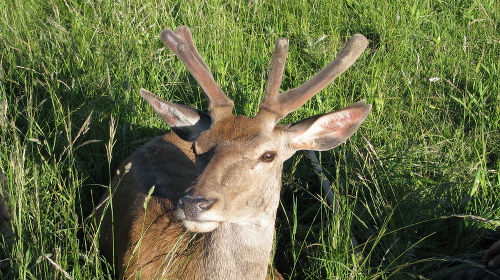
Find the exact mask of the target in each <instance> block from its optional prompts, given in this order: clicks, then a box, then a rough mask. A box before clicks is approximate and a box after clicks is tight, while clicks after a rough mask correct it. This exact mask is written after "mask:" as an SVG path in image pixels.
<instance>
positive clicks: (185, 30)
mask: <svg viewBox="0 0 500 280" xmlns="http://www.w3.org/2000/svg"><path fill="white" fill-rule="evenodd" d="M174 33H175V34H176V35H177V36H178V37H179V38H180V39H182V40H183V41H184V42H186V44H187V45H188V46H189V48H190V49H191V51H192V52H193V54H194V56H195V57H196V59H198V61H199V62H200V63H201V65H203V67H204V68H205V69H206V70H207V71H208V72H209V74H210V76H212V72H210V69H209V68H208V66H207V64H206V63H205V60H203V58H202V57H201V55H200V53H199V52H198V49H197V48H196V46H195V45H194V41H193V36H191V30H189V27H187V26H179V27H177V29H176V30H175V32H174ZM212 77H213V76H212Z"/></svg>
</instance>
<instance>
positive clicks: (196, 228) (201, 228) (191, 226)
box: [182, 220, 220, 232]
mask: <svg viewBox="0 0 500 280" xmlns="http://www.w3.org/2000/svg"><path fill="white" fill-rule="evenodd" d="M182 225H183V226H184V227H185V228H186V229H187V230H189V231H191V232H210V231H212V230H214V229H216V228H218V227H219V226H220V222H208V221H190V220H183V221H182Z"/></svg>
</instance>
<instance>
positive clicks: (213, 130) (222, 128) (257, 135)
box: [197, 116, 275, 147]
mask: <svg viewBox="0 0 500 280" xmlns="http://www.w3.org/2000/svg"><path fill="white" fill-rule="evenodd" d="M274 138H275V136H274V132H273V130H272V129H268V128H266V127H265V126H263V125H262V122H259V121H258V120H256V119H254V118H250V117H246V116H230V117H228V118H225V119H223V120H221V121H218V122H216V123H214V124H212V126H211V127H210V129H209V130H207V131H205V132H204V133H202V135H200V137H199V139H198V140H197V143H198V145H202V146H207V147H208V146H214V145H218V144H223V143H228V142H232V143H234V142H238V143H241V144H244V143H247V144H250V145H252V144H253V145H260V144H263V143H266V142H273V140H274Z"/></svg>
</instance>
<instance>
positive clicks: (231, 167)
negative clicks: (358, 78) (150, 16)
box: [97, 27, 371, 280]
mask: <svg viewBox="0 0 500 280" xmlns="http://www.w3.org/2000/svg"><path fill="white" fill-rule="evenodd" d="M161 38H162V39H163V41H164V43H165V44H166V45H167V47H169V48H170V49H171V50H172V51H173V52H174V53H175V54H176V55H177V57H179V58H180V59H181V60H182V61H183V63H184V65H185V66H186V68H188V70H189V71H190V73H191V74H192V75H193V76H194V78H195V79H196V80H197V81H198V83H199V84H200V85H201V87H202V88H203V90H204V91H205V93H206V94H207V96H208V98H209V99H210V106H209V108H210V111H211V114H210V115H208V114H205V113H202V112H200V111H198V110H195V109H193V108H189V107H187V106H183V105H178V104H175V103H171V102H167V101H165V100H162V99H161V98H159V97H157V96H156V95H154V94H152V93H150V92H148V91H146V90H144V89H141V96H142V97H143V98H144V99H145V100H146V101H147V102H148V103H149V104H150V105H151V106H152V108H153V109H154V110H155V111H156V112H157V113H158V115H159V116H160V117H161V118H162V119H163V120H164V121H165V122H166V123H167V124H168V125H169V126H170V127H171V128H172V130H173V133H170V134H167V135H165V136H164V137H158V138H156V139H154V140H152V141H151V142H149V143H147V144H146V145H144V146H142V147H140V148H139V149H137V150H136V151H135V152H134V153H133V154H132V156H130V157H129V158H128V159H126V160H125V161H124V162H123V163H122V165H121V166H120V168H119V169H118V171H117V174H116V176H115V177H114V179H113V185H112V188H111V193H110V194H108V195H106V196H104V197H103V199H102V201H101V203H100V205H101V206H100V207H99V209H98V215H97V217H98V221H99V225H100V226H101V230H100V246H101V251H102V252H103V254H104V255H105V256H106V257H107V259H108V260H110V261H114V262H115V267H116V272H117V274H118V276H119V277H120V278H125V279H136V278H141V279H239V280H240V279H251V280H263V279H282V277H281V275H280V274H279V273H277V272H276V271H275V270H274V269H270V268H271V265H270V263H271V258H272V249H273V239H274V224H275V220H276V211H277V208H278V205H279V196H280V190H281V171H282V168H283V162H284V161H285V160H287V159H288V158H290V157H291V156H292V155H293V154H294V153H295V152H296V151H297V150H299V149H312V150H329V149H333V148H334V147H335V146H337V145H339V144H340V143H342V142H344V141H346V140H347V138H349V137H350V136H351V135H352V134H353V133H354V131H356V129H357V128H358V127H359V126H360V125H361V123H362V122H363V121H364V120H365V118H366V117H367V115H368V113H369V112H370V109H371V105H368V104H366V103H365V102H364V101H360V102H357V103H355V104H353V105H351V106H349V107H346V108H344V109H343V110H339V111H336V112H331V113H328V114H323V115H317V116H314V117H312V118H310V119H308V120H306V121H305V122H304V123H303V124H300V122H299V123H297V124H290V125H278V121H279V119H280V118H282V117H283V116H285V115H286V114H288V113H289V112H291V111H293V110H295V109H296V108H298V107H300V106H301V105H302V104H303V103H305V102H306V101H307V99H309V98H310V97H311V96H312V95H314V94H316V93H317V92H318V91H320V90H321V89H322V88H324V87H325V86H326V85H327V84H328V83H329V82H331V81H332V80H333V79H334V78H335V77H336V76H338V75H339V74H340V73H342V72H343V71H345V70H346V69H347V67H349V66H350V65H352V63H354V61H355V60H356V59H357V57H359V55H360V54H361V53H362V52H363V50H364V49H365V48H366V46H367V45H368V41H367V40H366V38H365V37H364V36H362V35H359V34H358V35H355V36H353V38H352V39H351V40H350V41H349V42H348V44H347V45H346V47H345V48H344V50H343V51H342V52H341V53H340V54H339V56H338V57H337V59H335V60H334V61H333V62H332V63H330V64H329V65H328V66H327V67H325V69H323V70H322V71H321V72H320V73H318V74H317V75H316V76H314V77H313V78H312V79H310V80H309V81H308V82H306V83H305V84H304V86H303V87H299V88H296V89H295V90H294V89H292V90H291V91H289V92H288V94H287V93H284V94H282V95H277V94H278V90H279V83H280V81H281V76H282V73H283V70H284V68H283V65H284V61H285V58H286V49H287V44H288V43H287V41H286V40H284V39H280V40H278V43H277V45H276V49H275V52H274V54H273V58H272V62H271V65H274V66H275V67H274V66H273V67H272V68H271V70H270V84H269V87H268V89H267V90H266V96H267V97H266V100H265V102H264V103H263V104H262V106H261V107H262V108H264V110H262V111H261V112H260V113H259V114H257V116H256V117H254V118H249V117H246V116H234V115H232V114H231V113H232V108H233V105H234V102H233V101H232V100H231V99H229V98H228V97H227V96H226V95H225V94H224V93H223V92H222V90H221V89H220V87H219V86H218V85H217V84H216V83H215V80H214V79H213V75H212V74H211V73H210V70H209V69H208V67H207V65H206V64H205V63H204V61H203V59H202V58H201V56H200V55H199V53H198V52H197V50H196V47H195V46H194V43H193V40H192V37H191V33H190V31H189V29H188V28H187V27H179V28H178V29H177V30H176V31H175V32H172V31H171V30H164V31H163V32H162V33H161ZM281 96H285V97H284V98H280V97H281ZM325 124H327V125H325Z"/></svg>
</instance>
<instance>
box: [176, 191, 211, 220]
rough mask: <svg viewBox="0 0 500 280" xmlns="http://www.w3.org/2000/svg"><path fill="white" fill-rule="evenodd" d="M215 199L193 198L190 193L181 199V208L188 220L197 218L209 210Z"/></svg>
mask: <svg viewBox="0 0 500 280" xmlns="http://www.w3.org/2000/svg"><path fill="white" fill-rule="evenodd" d="M214 202H215V200H213V199H206V198H204V197H199V198H192V197H190V196H188V195H186V196H184V197H182V198H181V199H180V203H179V208H180V209H182V211H184V215H186V218H187V219H188V220H197V218H198V216H199V215H200V214H201V213H203V212H205V211H207V210H209V209H210V208H211V207H212V205H213V204H214Z"/></svg>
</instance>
